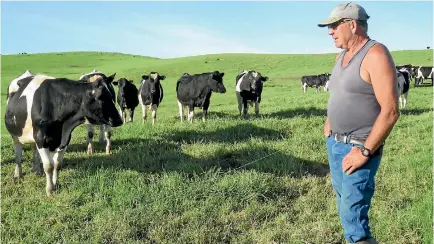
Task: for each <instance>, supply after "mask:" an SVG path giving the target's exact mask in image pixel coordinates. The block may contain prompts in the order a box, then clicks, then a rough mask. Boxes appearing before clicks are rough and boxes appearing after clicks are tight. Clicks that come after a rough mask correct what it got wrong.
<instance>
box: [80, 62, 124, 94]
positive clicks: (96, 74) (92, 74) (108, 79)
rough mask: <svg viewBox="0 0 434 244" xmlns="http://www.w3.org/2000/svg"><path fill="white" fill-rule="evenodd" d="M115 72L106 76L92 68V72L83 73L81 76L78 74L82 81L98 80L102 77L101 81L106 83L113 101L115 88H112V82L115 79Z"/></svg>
mask: <svg viewBox="0 0 434 244" xmlns="http://www.w3.org/2000/svg"><path fill="white" fill-rule="evenodd" d="M115 76H116V73H114V74H112V75H110V76H108V77H107V76H106V75H105V74H104V73H102V72H99V71H96V70H95V69H94V70H92V72H90V73H88V74H84V75H82V76H80V79H79V80H80V81H83V82H90V83H91V82H94V81H96V80H98V79H99V78H102V79H103V81H104V82H105V84H106V85H107V88H108V89H109V91H110V94H111V96H112V99H113V101H115V96H116V94H115V89H114V88H113V85H112V82H113V80H114V79H115Z"/></svg>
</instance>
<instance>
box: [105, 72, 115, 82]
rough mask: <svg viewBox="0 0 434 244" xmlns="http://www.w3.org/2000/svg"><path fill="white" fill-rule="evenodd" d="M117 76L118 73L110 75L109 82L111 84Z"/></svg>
mask: <svg viewBox="0 0 434 244" xmlns="http://www.w3.org/2000/svg"><path fill="white" fill-rule="evenodd" d="M115 76H116V73H114V74H112V75H110V76H109V77H108V78H107V83H108V84H110V82H112V81H113V80H114V79H115Z"/></svg>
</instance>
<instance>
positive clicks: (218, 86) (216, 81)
mask: <svg viewBox="0 0 434 244" xmlns="http://www.w3.org/2000/svg"><path fill="white" fill-rule="evenodd" d="M224 75H225V73H220V72H219V71H214V72H212V73H210V78H211V79H208V82H209V85H210V87H211V90H212V91H214V92H218V93H225V92H226V87H225V85H224V84H223V76H224Z"/></svg>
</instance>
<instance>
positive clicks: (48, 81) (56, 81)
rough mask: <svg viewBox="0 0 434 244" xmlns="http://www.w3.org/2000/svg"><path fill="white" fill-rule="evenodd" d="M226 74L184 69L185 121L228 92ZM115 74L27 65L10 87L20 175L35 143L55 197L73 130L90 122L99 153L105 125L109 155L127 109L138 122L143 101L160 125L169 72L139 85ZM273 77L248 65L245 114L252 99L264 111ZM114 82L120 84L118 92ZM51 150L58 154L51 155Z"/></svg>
mask: <svg viewBox="0 0 434 244" xmlns="http://www.w3.org/2000/svg"><path fill="white" fill-rule="evenodd" d="M224 75H225V74H224V73H221V72H219V71H214V72H206V73H201V74H188V73H184V74H183V75H182V76H181V77H180V78H179V79H178V81H177V83H176V94H177V100H178V106H179V115H180V119H181V121H182V120H183V117H184V116H183V111H184V109H187V114H188V120H189V121H190V122H191V121H192V120H193V117H194V108H195V107H196V108H197V107H199V108H202V109H203V120H204V121H205V118H206V116H207V114H208V108H209V105H210V98H211V95H212V93H213V92H217V93H225V92H226V88H225V86H224V84H223V76H224ZM115 76H116V73H114V74H112V75H110V76H106V75H105V74H104V73H103V72H98V71H96V70H93V71H92V72H90V73H88V74H84V75H82V76H81V77H80V78H79V79H78V80H71V79H67V78H56V77H51V76H47V75H43V74H36V75H35V74H33V73H32V72H31V71H29V70H26V72H24V74H22V75H21V76H19V77H17V78H15V79H13V80H12V81H11V83H10V84H9V86H8V92H7V101H6V114H5V124H6V129H7V130H8V132H9V133H10V134H11V136H12V139H13V142H14V150H15V161H16V167H15V173H14V177H16V178H21V177H22V167H21V160H22V149H23V145H24V144H31V145H32V149H33V158H34V159H33V168H32V171H35V172H39V173H42V170H41V168H40V162H39V161H40V160H41V161H42V165H43V169H44V172H45V175H46V194H47V195H48V196H50V195H52V192H53V190H54V187H55V186H56V182H57V180H58V174H59V168H60V164H61V162H62V160H63V157H64V154H65V150H66V148H67V146H68V144H69V142H70V140H71V134H72V131H73V130H74V129H75V128H76V127H77V126H79V125H81V124H87V125H88V133H87V134H88V135H87V140H86V145H87V152H88V153H93V145H92V140H93V136H94V125H99V126H100V132H101V133H100V138H99V142H100V143H101V144H104V142H105V143H106V145H105V146H106V153H107V154H109V153H110V147H111V143H110V139H111V135H112V127H118V126H121V125H122V124H124V123H125V122H126V110H129V121H131V122H132V121H133V117H134V110H135V108H136V107H137V106H138V105H139V104H140V105H141V107H142V118H143V121H146V118H147V115H146V114H147V111H146V109H147V108H149V109H150V110H151V112H152V124H154V123H155V120H156V113H157V108H158V107H159V105H160V103H161V102H162V100H163V87H162V86H161V83H160V81H162V80H164V79H165V78H166V76H165V75H161V74H160V73H158V72H150V73H149V74H147V75H143V76H142V81H141V83H140V86H139V88H137V87H136V85H134V84H133V82H132V80H128V79H126V78H120V79H119V80H117V81H115ZM267 80H268V77H266V76H263V75H262V74H261V73H259V72H256V71H254V70H244V71H242V72H240V73H239V74H238V75H237V76H236V96H237V99H238V109H239V112H240V115H241V114H244V116H247V104H248V103H249V104H250V106H252V105H253V103H255V113H256V115H258V114H259V104H260V102H261V93H262V87H263V82H265V81H267ZM113 86H118V87H119V90H118V93H117V96H116V94H115V90H114V88H113ZM116 102H117V103H118V105H119V111H118V110H117V108H116V105H115V103H116ZM51 153H54V155H53V156H51Z"/></svg>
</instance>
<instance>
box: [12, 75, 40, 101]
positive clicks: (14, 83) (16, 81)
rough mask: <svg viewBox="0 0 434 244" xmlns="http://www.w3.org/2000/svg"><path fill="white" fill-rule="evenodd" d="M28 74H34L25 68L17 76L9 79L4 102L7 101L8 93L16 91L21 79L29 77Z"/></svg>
mask: <svg viewBox="0 0 434 244" xmlns="http://www.w3.org/2000/svg"><path fill="white" fill-rule="evenodd" d="M29 76H34V75H33V73H32V72H30V70H26V71H25V72H24V73H23V74H22V75H20V76H18V77H17V78H15V79H13V80H12V81H11V83H10V84H9V86H8V92H7V93H6V99H7V100H6V104H7V103H8V101H9V94H11V95H12V94H13V93H15V92H17V91H18V89H19V88H20V85H21V80H22V79H24V78H26V77H29Z"/></svg>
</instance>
